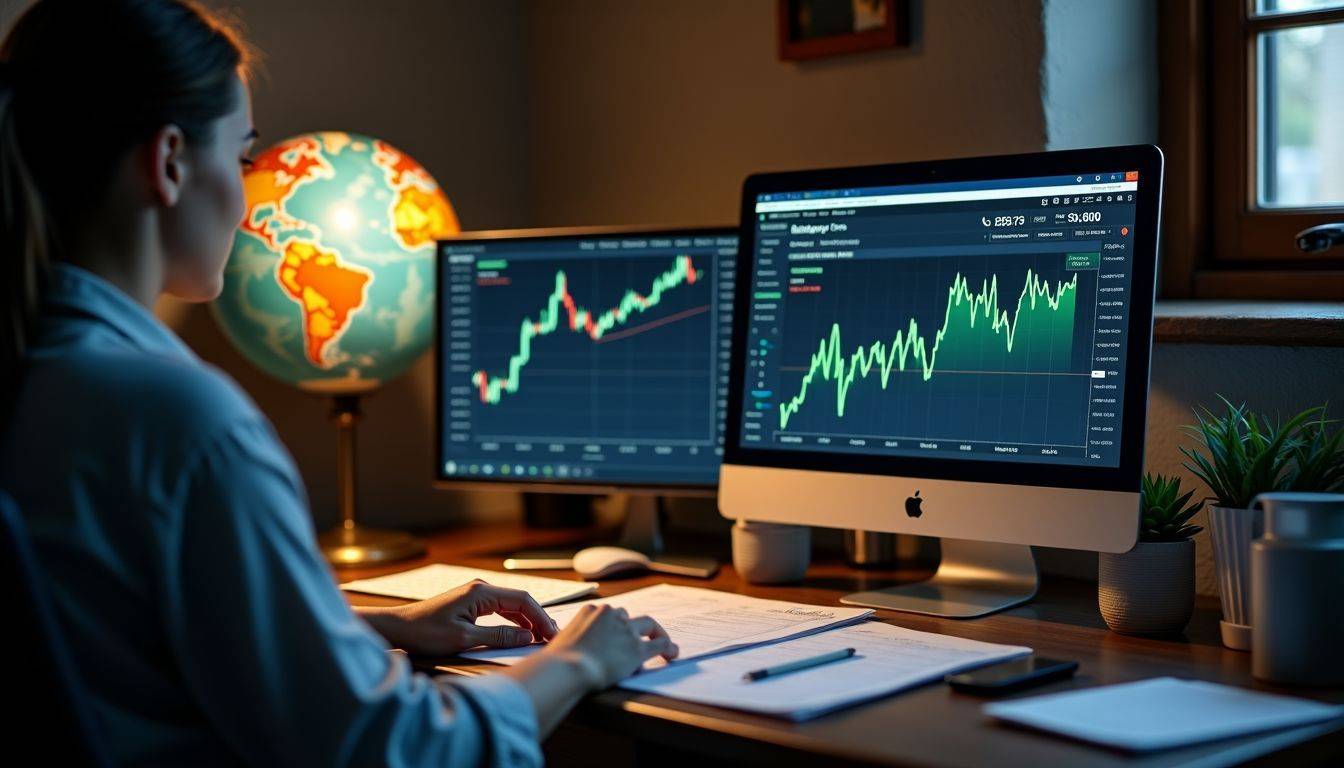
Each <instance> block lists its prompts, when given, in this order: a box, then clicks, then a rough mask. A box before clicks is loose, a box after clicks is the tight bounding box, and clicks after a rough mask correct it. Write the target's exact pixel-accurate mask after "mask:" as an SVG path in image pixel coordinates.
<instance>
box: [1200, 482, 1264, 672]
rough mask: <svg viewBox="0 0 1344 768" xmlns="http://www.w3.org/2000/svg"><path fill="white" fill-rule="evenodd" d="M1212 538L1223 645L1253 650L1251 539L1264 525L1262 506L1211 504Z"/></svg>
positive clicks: (1259, 532) (1210, 525) (1210, 535)
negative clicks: (1240, 506) (1250, 507)
mask: <svg viewBox="0 0 1344 768" xmlns="http://www.w3.org/2000/svg"><path fill="white" fill-rule="evenodd" d="M1208 511H1209V540H1210V541H1212V542H1213V566H1214V571H1215V573H1216V575H1217V577H1218V596H1219V598H1220V599H1221V601H1222V605H1223V620H1222V621H1221V622H1219V625H1218V626H1219V628H1220V629H1221V630H1222V635H1223V645H1225V646H1227V647H1228V648H1232V649H1234V650H1238V651H1249V650H1251V542H1252V541H1254V540H1255V539H1256V538H1258V537H1259V536H1260V534H1261V532H1262V531H1263V529H1264V512H1262V511H1261V510H1259V509H1235V508H1232V507H1209V508H1208Z"/></svg>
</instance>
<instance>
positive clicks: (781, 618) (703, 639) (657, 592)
mask: <svg viewBox="0 0 1344 768" xmlns="http://www.w3.org/2000/svg"><path fill="white" fill-rule="evenodd" d="M589 603H594V604H600V603H605V604H607V605H614V606H616V607H618V608H624V609H626V610H627V611H628V612H629V613H630V615H631V616H652V617H653V618H654V619H655V620H656V621H657V622H658V623H659V624H661V625H662V626H663V629H666V630H667V633H668V635H669V636H671V638H672V641H673V642H674V643H676V644H677V647H678V648H679V649H680V651H681V654H680V656H679V657H678V662H680V661H682V660H686V659H694V658H698V657H700V656H705V655H707V654H711V653H720V652H723V651H727V650H732V649H734V648H745V647H748V646H752V645H758V644H760V643H768V642H775V641H779V640H784V639H786V638H791V637H799V636H801V635H806V634H809V633H812V632H818V631H820V630H824V629H830V628H832V627H836V626H840V625H843V624H846V623H852V622H855V621H861V620H862V619H863V618H864V617H866V616H868V615H869V614H871V613H872V611H871V610H869V609H867V608H849V607H845V606H838V605H837V606H822V605H806V604H802V603H790V602H784V601H780V600H762V599H760V598H756V597H745V596H743V595H735V594H733V593H731V592H720V591H717V590H712V589H699V588H696V587H682V586H677V585H673V584H659V585H657V586H652V587H645V588H644V589H637V590H634V591H632V592H625V593H623V594H619V595H616V596H615V597H606V598H599V599H597V600H585V601H583V602H581V603H569V604H567V605H562V606H557V607H555V608H550V609H547V613H549V614H550V615H551V618H553V619H555V622H556V623H557V624H559V625H560V627H561V628H563V627H565V625H567V624H568V623H569V621H570V620H571V619H572V618H573V616H574V614H576V613H578V611H579V609H580V608H581V607H583V606H584V605H587V604H589ZM478 623H481V624H492V623H493V624H499V623H504V620H503V619H501V618H499V617H496V616H486V617H482V619H480V620H479V621H478ZM538 647H539V646H537V645H531V646H525V647H523V648H505V649H481V650H476V651H468V652H467V653H464V654H462V655H463V656H466V657H467V658H471V659H482V660H485V661H493V662H495V663H498V664H516V663H517V662H518V661H519V660H521V659H522V658H524V657H526V656H527V655H528V654H530V653H533V652H535V651H536V650H537V648H538ZM646 666H647V668H656V667H659V666H662V664H661V662H659V660H657V659H654V660H653V661H652V662H651V663H650V664H648V665H646Z"/></svg>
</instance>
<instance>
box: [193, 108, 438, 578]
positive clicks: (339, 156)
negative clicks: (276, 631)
mask: <svg viewBox="0 0 1344 768" xmlns="http://www.w3.org/2000/svg"><path fill="white" fill-rule="evenodd" d="M243 183H244V189H245V192H246V195H247V214H246V217H245V218H244V220H243V223H242V226H241V227H240V228H239V231H238V234H237V236H236V237H235V238H234V244H233V251H232V253H231V254H230V257H229V263H228V266H227V268H226V269H225V273H224V291H223V293H221V294H220V297H219V299H218V300H216V301H215V302H214V305H213V306H214V314H215V318H216V320H217V321H218V322H219V325H220V327H221V328H222V329H223V330H224V334H225V335H226V336H227V337H228V338H229V340H230V341H231V342H232V343H233V345H234V347H236V348H237V349H238V351H239V352H241V353H242V354H243V356H244V357H246V358H247V359H248V360H249V361H251V362H252V363H253V364H254V365H256V366H257V367H258V368H261V369H262V370H263V371H265V372H266V373H268V374H270V375H271V376H274V377H275V378H277V379H280V380H281V381H283V382H285V383H286V384H289V385H291V386H294V387H297V388H299V389H300V390H302V391H304V392H309V393H313V394H317V395H323V396H329V397H331V398H332V410H331V417H332V420H333V421H334V422H335V423H336V428H337V483H338V485H339V498H340V508H341V524H340V525H339V526H337V527H336V528H335V529H333V530H331V531H327V532H326V533H324V534H322V536H321V537H320V543H321V545H322V549H323V552H324V553H325V554H326V556H327V559H328V560H330V561H331V562H332V563H333V564H335V565H360V564H368V563H378V562H386V561H389V560H397V559H401V558H405V557H411V556H414V555H416V554H419V553H420V552H422V551H423V550H424V544H423V542H421V541H420V540H418V539H416V538H414V537H412V536H410V535H408V534H406V533H403V532H399V531H384V530H375V529H371V528H364V527H362V526H359V525H358V524H356V522H355V498H356V492H355V423H356V421H357V420H358V419H359V416H360V409H359V400H360V397H361V396H363V395H365V394H368V393H370V392H372V391H374V390H375V389H377V388H378V387H380V386H381V385H382V384H383V383H385V382H387V381H388V380H390V379H392V378H395V377H396V376H398V375H400V374H401V373H402V372H403V371H405V370H406V369H407V368H408V367H410V365H411V364H412V363H413V362H415V360H417V359H418V358H419V357H420V355H421V354H422V353H423V352H424V350H425V348H426V347H427V346H428V345H429V341H430V338H431V337H432V335H433V327H432V324H431V323H432V315H433V312H432V309H433V306H434V258H435V248H434V241H435V240H436V239H438V238H441V237H445V236H447V235H451V234H456V233H457V232H458V231H459V227H458V222H457V216H456V214H455V213H454V212H453V208H452V205H451V204H450V203H449V202H448V198H447V197H445V196H444V194H443V192H442V191H441V190H440V189H439V186H438V184H437V183H436V182H435V181H434V179H433V177H431V176H430V175H429V173H428V172H427V171H425V169H424V168H423V167H422V166H421V165H420V164H419V163H417V162H415V161H414V160H412V159H411V158H410V157H408V156H407V155H406V154H404V153H402V152H400V151H399V150H397V149H394V148H393V147H391V146H390V145H388V144H387V143H385V142H382V141H378V140H376V139H372V138H369V137H367V136H360V135H357V134H352V133H341V132H335V131H329V132H323V133H310V134H303V135H300V136H295V137H293V138H290V139H286V140H284V141H282V142H280V143H279V144H277V145H275V146H273V147H271V148H269V149H267V150H266V151H264V152H261V153H260V154H258V155H257V157H256V160H255V164H254V165H253V167H252V168H251V169H250V170H249V171H248V172H247V173H246V175H245V176H244V179H243Z"/></svg>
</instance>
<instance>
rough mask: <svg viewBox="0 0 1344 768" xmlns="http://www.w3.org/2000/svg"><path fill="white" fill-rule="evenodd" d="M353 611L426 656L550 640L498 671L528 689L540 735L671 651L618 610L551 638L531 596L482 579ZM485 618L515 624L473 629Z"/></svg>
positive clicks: (605, 609) (645, 625) (590, 610)
mask: <svg viewBox="0 0 1344 768" xmlns="http://www.w3.org/2000/svg"><path fill="white" fill-rule="evenodd" d="M355 610H356V612H358V613H359V615H360V616H361V617H363V618H364V619H365V620H366V621H368V622H369V624H370V625H371V626H372V627H373V628H374V629H375V630H376V631H377V632H378V633H379V634H380V635H382V636H383V637H384V638H386V639H387V641H388V642H389V643H391V644H393V645H395V646H397V647H399V648H404V649H406V650H408V651H411V652H412V653H419V654H423V655H428V656H447V655H451V654H455V653H460V652H462V651H464V650H466V649H468V648H474V647H476V646H481V645H489V646H494V647H503V648H508V647H513V646H519V645H527V644H528V643H531V642H533V639H534V638H535V639H536V640H540V641H551V642H550V645H549V646H548V647H547V648H545V649H543V650H542V651H541V652H540V653H538V654H536V655H534V656H532V657H531V658H529V659H527V660H525V661H523V662H522V663H520V664H518V665H517V666H514V667H510V668H508V669H505V670H502V672H501V674H503V675H506V676H508V677H511V678H513V679H514V680H516V681H517V682H518V683H519V684H520V685H521V686H522V687H523V689H524V690H525V691H526V692H527V695H528V697H529V698H530V699H531V700H532V708H533V710H534V711H535V712H536V715H537V721H538V725H539V727H540V730H541V733H542V735H543V736H545V735H546V734H548V733H550V732H551V731H552V730H553V729H554V728H555V726H556V725H558V724H559V722H560V720H561V719H563V718H564V716H565V715H566V714H567V713H568V712H569V710H571V709H573V707H574V705H575V704H577V703H578V701H579V699H581V698H583V697H584V696H585V695H586V694H588V693H590V692H592V691H596V690H601V689H602V688H606V687H608V686H610V685H612V684H613V683H615V682H617V681H619V680H620V679H622V678H624V677H626V676H627V675H629V674H631V673H633V672H634V671H635V670H636V669H638V668H639V666H640V665H641V664H643V663H644V662H645V661H647V660H648V659H650V658H653V657H654V656H658V655H662V656H664V657H666V658H669V659H670V658H673V657H674V656H676V654H677V647H676V646H675V645H673V644H672V642H671V641H670V640H669V639H668V636H667V633H666V632H665V631H663V628H662V627H660V626H659V625H658V623H657V622H655V621H654V620H653V619H650V618H648V617H640V618H636V619H630V618H629V616H628V615H627V614H626V612H625V611H624V610H623V609H613V608H610V607H609V606H600V607H599V606H588V607H585V608H583V609H581V610H580V611H579V613H578V614H577V615H576V616H575V617H574V620H573V621H572V622H571V623H570V625H569V626H568V627H566V628H565V630H564V631H563V632H560V633H559V634H558V635H557V630H558V628H557V626H556V624H555V622H554V621H553V620H552V619H551V618H550V616H547V615H546V612H545V610H543V609H542V607H541V606H540V605H538V604H537V602H536V601H535V600H534V599H533V598H532V597H531V595H528V594H527V593H526V592H521V591H519V590H514V589H504V588H502V587H496V586H492V585H490V584H486V583H485V582H482V581H475V582H472V583H471V584H467V585H464V586H462V587H459V588H457V589H454V590H451V591H449V592H445V593H443V594H442V595H439V596H438V597H434V598H431V599H430V600H421V601H419V602H415V603H409V604H407V605H399V606H390V607H360V608H356V609H355ZM491 613H497V614H499V615H501V616H503V617H504V618H506V619H508V620H509V621H512V622H513V623H514V624H515V626H512V627H508V626H477V624H476V619H477V618H479V617H481V616H485V615H487V614H491ZM646 638H647V639H646Z"/></svg>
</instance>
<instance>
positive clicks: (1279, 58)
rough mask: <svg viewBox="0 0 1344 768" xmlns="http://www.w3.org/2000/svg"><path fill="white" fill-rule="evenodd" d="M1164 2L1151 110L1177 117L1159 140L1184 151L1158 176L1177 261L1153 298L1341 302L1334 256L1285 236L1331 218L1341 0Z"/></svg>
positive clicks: (1340, 177) (1343, 88) (1341, 201)
mask: <svg viewBox="0 0 1344 768" xmlns="http://www.w3.org/2000/svg"><path fill="white" fill-rule="evenodd" d="M1173 5H1175V6H1178V7H1179V8H1180V10H1178V11H1174V12H1173V11H1170V10H1164V11H1163V12H1162V19H1161V21H1160V23H1161V24H1162V25H1163V27H1164V28H1163V37H1164V38H1165V39H1164V41H1163V42H1162V49H1161V50H1162V52H1163V56H1164V61H1163V78H1164V88H1168V89H1169V90H1168V93H1167V94H1166V95H1165V96H1164V98H1163V102H1162V109H1163V110H1164V111H1167V110H1171V111H1173V112H1174V113H1176V114H1175V115H1174V118H1175V119H1174V120H1169V119H1168V117H1169V116H1168V115H1164V116H1163V119H1164V130H1163V134H1164V136H1163V140H1164V142H1165V141H1167V140H1168V139H1170V138H1173V137H1175V138H1174V141H1173V143H1174V144H1175V146H1176V148H1177V150H1178V154H1179V153H1180V152H1181V151H1185V152H1188V153H1189V155H1190V156H1189V157H1184V156H1178V157H1176V158H1175V160H1176V163H1175V165H1176V166H1177V167H1176V168H1174V169H1173V170H1174V173H1173V174H1169V179H1171V180H1172V181H1174V182H1175V183H1176V187H1175V188H1172V187H1169V189H1170V191H1171V192H1172V193H1174V194H1171V195H1169V196H1168V202H1169V205H1168V212H1169V213H1171V214H1175V216H1174V218H1175V220H1176V224H1177V228H1178V229H1179V231H1177V232H1176V233H1175V234H1174V235H1173V229H1174V228H1173V227H1170V226H1169V227H1168V228H1167V233H1166V234H1167V235H1168V245H1169V248H1168V253H1169V254H1171V255H1172V256H1173V257H1174V258H1175V259H1176V260H1177V262H1178V263H1177V264H1175V265H1168V269H1165V270H1164V278H1165V279H1166V280H1167V281H1168V282H1169V283H1173V282H1174V284H1169V285H1167V286H1166V290H1165V293H1167V294H1168V295H1172V296H1189V295H1193V296H1195V297H1199V298H1205V297H1207V298H1261V299H1318V300H1320V299H1334V300H1338V299H1344V253H1342V252H1341V251H1340V250H1339V249H1335V250H1333V251H1324V252H1319V253H1310V254H1309V253H1303V252H1301V251H1299V250H1298V249H1297V248H1296V245H1295V242H1294V237H1293V236H1294V235H1295V234H1296V233H1297V232H1299V231H1301V230H1303V229H1306V228H1307V227H1311V226H1315V225H1317V224H1324V223H1326V222H1334V221H1344V0H1187V1H1186V2H1179V0H1178V2H1176V3H1173ZM1202 51H1207V57H1206V58H1205V57H1203V56H1202V53H1201V52H1202ZM1183 110H1185V112H1184V114H1182V111H1183ZM1182 139H1184V140H1185V141H1184V142H1183V141H1182ZM1171 155H1172V153H1171V152H1168V158H1169V163H1170V162H1171V160H1172V159H1173V158H1172V157H1171ZM1197 157H1198V158H1199V159H1195V158H1197ZM1181 185H1184V187H1183V188H1182V186H1181ZM1181 205H1186V206H1187V207H1188V208H1189V210H1184V211H1181V212H1177V211H1175V209H1174V207H1175V206H1181ZM1182 236H1184V238H1185V239H1186V242H1184V243H1182V242H1179V241H1180V239H1181V237H1182ZM1201 239H1202V240H1203V242H1202V243H1201V242H1198V241H1199V240H1201ZM1173 241H1175V242H1173ZM1170 246H1174V247H1170Z"/></svg>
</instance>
